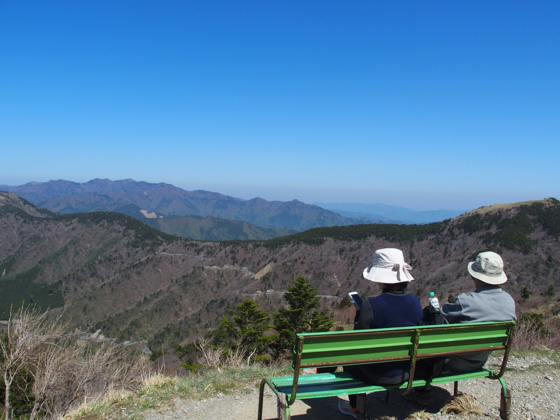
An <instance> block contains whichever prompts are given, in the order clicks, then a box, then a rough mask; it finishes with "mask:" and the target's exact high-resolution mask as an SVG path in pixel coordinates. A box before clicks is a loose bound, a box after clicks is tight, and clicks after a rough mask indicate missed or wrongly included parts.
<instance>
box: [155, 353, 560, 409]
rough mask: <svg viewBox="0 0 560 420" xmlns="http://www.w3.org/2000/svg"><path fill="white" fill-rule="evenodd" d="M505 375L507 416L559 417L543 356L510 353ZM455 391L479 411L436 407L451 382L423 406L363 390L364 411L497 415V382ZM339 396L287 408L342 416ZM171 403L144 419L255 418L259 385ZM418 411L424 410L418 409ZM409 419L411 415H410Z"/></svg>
mask: <svg viewBox="0 0 560 420" xmlns="http://www.w3.org/2000/svg"><path fill="white" fill-rule="evenodd" d="M508 365H509V366H510V367H511V370H509V371H508V372H507V373H506V375H505V380H506V383H507V386H508V388H509V389H510V390H511V392H512V419H516V420H518V419H519V420H525V419H531V420H545V419H546V420H550V419H560V370H559V369H558V367H556V365H555V363H554V362H553V361H552V360H550V359H548V358H546V357H542V358H538V357H525V358H523V357H521V358H513V359H512V360H511V361H510V363H509V364H508ZM459 390H460V391H462V392H463V393H465V394H468V395H470V396H472V397H474V398H475V399H476V401H477V402H478V404H479V405H480V409H481V412H482V414H473V415H468V416H461V417H460V416H458V415H455V414H441V413H439V411H440V410H441V408H442V407H443V405H444V404H445V402H446V400H447V399H448V398H449V397H450V396H451V395H452V393H453V384H443V385H439V386H437V387H433V396H434V400H435V403H434V405H433V406H431V407H428V408H426V409H424V408H423V407H421V406H419V405H417V404H415V403H413V402H409V401H407V400H405V399H404V398H403V397H401V396H400V395H398V394H397V393H394V392H391V393H389V399H388V401H387V404H386V403H385V399H386V396H387V393H386V392H376V393H372V394H369V395H368V399H367V410H368V414H369V416H370V418H371V419H378V418H380V417H382V416H389V417H391V416H392V418H393V419H396V420H404V419H406V418H409V417H410V416H411V415H412V414H413V413H419V412H420V413H419V414H417V416H416V418H419V419H423V420H427V419H434V420H435V419H438V420H443V419H450V420H451V419H459V418H461V419H480V418H487V419H497V418H499V413H498V408H499V404H500V400H499V393H500V384H499V382H498V381H492V380H489V379H474V380H469V381H463V382H460V383H459ZM338 401H339V398H334V397H333V398H320V399H314V400H306V401H297V402H296V403H295V404H294V405H293V406H292V409H291V414H292V419H293V420H315V419H316V420H319V419H320V420H334V419H337V420H343V419H349V418H350V417H348V416H344V415H342V414H341V413H339V412H338V409H337V404H338ZM174 402H175V406H174V407H170V408H168V409H166V410H164V411H161V412H156V411H151V412H148V413H146V419H147V420H172V419H224V420H245V419H256V418H257V407H258V390H253V391H252V392H251V393H249V394H244V395H241V394H240V395H218V397H215V398H211V399H208V400H201V401H193V400H187V399H181V398H176V399H175V401H174ZM422 410H425V411H424V412H423V413H422ZM264 418H265V419H267V420H270V419H276V418H277V417H276V399H275V398H274V396H273V395H272V394H268V395H267V396H266V398H265V403H264ZM412 418H413V417H412Z"/></svg>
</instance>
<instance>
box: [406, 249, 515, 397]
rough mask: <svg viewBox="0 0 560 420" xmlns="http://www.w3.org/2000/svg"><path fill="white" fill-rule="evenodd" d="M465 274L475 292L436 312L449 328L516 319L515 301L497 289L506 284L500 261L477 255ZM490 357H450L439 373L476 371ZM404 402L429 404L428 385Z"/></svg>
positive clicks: (481, 354) (486, 254)
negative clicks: (466, 324) (456, 325)
mask: <svg viewBox="0 0 560 420" xmlns="http://www.w3.org/2000/svg"><path fill="white" fill-rule="evenodd" d="M467 270H468V271H469V274H470V276H471V279H472V280H473V282H474V286H475V290H474V292H468V293H461V294H460V295H459V296H457V298H456V299H455V302H453V303H446V304H444V305H443V306H442V307H441V310H440V312H441V314H442V315H443V316H444V317H445V319H447V321H448V322H449V323H450V324H456V323H463V322H482V321H510V320H512V319H516V315H515V301H514V300H513V298H512V297H511V296H510V295H509V293H507V292H505V291H504V290H502V288H501V287H500V285H501V284H504V283H505V282H506V281H507V276H506V274H505V273H504V262H503V260H502V257H500V256H499V255H498V254H496V253H495V252H491V251H487V252H481V253H479V254H478V256H477V257H476V259H475V260H474V261H473V262H470V263H469V264H468V266H467ZM490 353H492V352H491V351H484V352H477V353H466V354H464V355H462V356H452V357H450V358H449V359H447V360H446V361H445V364H444V367H443V370H446V371H449V372H457V373H467V372H474V371H477V370H479V369H480V368H482V366H484V364H485V363H486V361H487V360H488V356H490ZM405 398H406V399H407V400H413V401H416V402H417V403H419V404H420V405H431V404H432V403H433V398H432V396H431V389H430V386H429V385H428V386H427V387H425V388H423V389H422V388H415V389H413V390H412V391H411V392H410V393H409V394H407V395H405Z"/></svg>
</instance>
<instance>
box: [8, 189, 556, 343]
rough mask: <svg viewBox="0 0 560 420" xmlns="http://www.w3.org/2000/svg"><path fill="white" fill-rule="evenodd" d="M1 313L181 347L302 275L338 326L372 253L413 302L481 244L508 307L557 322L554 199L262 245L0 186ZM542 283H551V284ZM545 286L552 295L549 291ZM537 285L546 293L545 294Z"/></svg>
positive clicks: (347, 315)
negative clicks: (399, 257) (503, 278)
mask: <svg viewBox="0 0 560 420" xmlns="http://www.w3.org/2000/svg"><path fill="white" fill-rule="evenodd" d="M0 230H1V232H2V235H1V237H0V275H1V277H0V287H1V288H2V291H3V293H2V295H1V297H0V316H1V317H2V318H4V319H5V318H6V316H7V314H8V312H9V309H10V306H11V305H19V304H20V303H21V302H25V303H28V304H35V305H38V306H39V307H41V308H42V309H44V310H46V309H48V310H50V311H51V312H52V313H53V314H57V313H63V317H64V319H65V320H66V321H67V322H69V323H70V325H71V326H72V328H74V329H76V330H79V331H89V332H91V333H93V332H95V331H98V330H100V332H101V333H102V334H104V335H105V336H109V337H114V338H116V339H117V340H118V341H125V340H132V341H142V340H143V341H148V342H149V343H150V347H151V348H167V347H169V346H171V345H172V344H173V343H187V342H190V341H192V340H194V339H195V338H196V337H200V336H201V335H203V334H204V333H205V332H207V331H208V330H210V329H212V328H214V327H215V326H216V324H217V322H218V320H219V319H220V318H221V317H222V316H223V315H224V314H226V315H227V314H228V313H229V312H228V309H233V308H235V305H236V304H237V303H239V302H240V301H241V300H242V299H244V298H247V297H250V298H251V299H254V300H255V301H256V302H258V303H259V306H260V307H261V308H263V309H265V310H268V311H270V310H274V309H276V308H278V307H279V306H280V305H282V304H283V300H282V295H283V292H284V291H285V290H286V287H288V286H289V285H290V282H291V280H293V279H294V278H295V277H296V276H305V277H306V278H308V279H309V280H310V281H311V283H312V285H313V286H314V287H315V288H317V289H318V293H319V294H320V295H321V305H322V306H323V307H324V308H326V309H328V310H329V311H331V312H332V313H333V314H334V317H335V320H336V322H337V323H338V325H344V324H348V323H349V322H350V319H351V317H352V316H353V315H352V312H353V310H352V309H351V308H344V307H341V305H340V303H341V301H342V298H343V297H344V296H346V294H347V293H348V292H349V291H351V290H357V291H359V292H360V294H362V295H364V296H367V295H372V294H376V293H377V290H376V288H375V286H374V285H373V284H372V283H370V282H368V281H366V280H363V279H362V276H361V273H362V270H363V269H364V268H365V267H366V266H368V265H369V264H371V258H372V255H373V251H374V250H375V249H378V248H383V247H397V248H400V249H402V250H403V251H404V254H405V258H406V259H407V260H408V261H409V262H410V264H411V265H412V266H413V270H412V274H413V275H414V277H415V279H416V280H415V281H414V282H413V283H412V284H411V286H410V289H409V290H410V292H411V293H413V294H415V295H417V296H418V297H419V298H420V299H421V300H422V303H423V304H426V303H427V295H428V293H429V292H430V291H435V292H436V294H437V295H438V297H439V298H440V301H441V302H442V303H443V302H445V301H447V299H449V298H452V297H453V296H456V295H457V294H459V293H461V292H464V291H467V290H471V288H472V286H471V282H470V280H469V278H468V275H467V270H466V265H467V263H468V262H469V261H471V260H472V259H473V258H474V256H476V254H477V253H478V252H479V251H481V250H485V249H492V250H495V251H496V252H499V253H500V254H501V255H502V256H503V258H504V260H505V262H506V272H507V274H508V276H509V281H508V282H507V283H506V285H505V287H504V288H505V290H507V291H508V292H510V293H511V294H512V295H513V296H514V297H515V298H516V300H517V301H518V302H519V310H520V311H522V312H531V311H535V310H538V311H539V313H542V314H543V316H545V317H546V319H547V320H550V322H551V323H552V324H554V323H556V325H557V324H558V322H557V320H558V312H559V309H560V305H559V304H558V302H557V297H556V292H555V290H558V288H559V287H560V284H559V283H560V281H559V278H560V275H559V274H560V243H559V241H558V239H559V236H560V203H559V202H558V201H557V200H555V199H547V200H541V201H536V202H533V203H530V204H523V205H511V206H509V207H505V208H500V207H496V208H492V207H490V208H483V209H479V210H477V211H473V212H469V213H468V214H464V215H461V216H459V217H457V218H455V219H450V220H446V221H444V222H438V223H430V224H426V225H394V224H362V225H351V226H339V227H323V228H315V229H311V230H307V231H304V232H301V233H297V234H294V235H289V236H283V237H278V238H275V239H271V240H267V241H221V242H208V241H197V240H191V239H186V238H179V237H176V236H172V235H168V234H165V233H163V232H160V231H158V230H155V229H153V228H151V227H149V226H147V225H144V224H142V223H140V222H139V221H137V220H136V219H134V218H131V217H129V216H125V215H122V214H119V213H112V212H95V213H77V214H65V215H60V214H55V213H52V212H50V211H47V210H45V209H41V208H39V207H37V206H35V205H33V204H31V203H29V202H28V201H26V200H24V199H22V198H21V197H18V196H17V195H15V194H12V193H0ZM551 287H552V289H551ZM550 290H552V294H551V293H550ZM547 291H548V293H547Z"/></svg>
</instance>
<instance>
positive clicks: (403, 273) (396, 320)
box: [338, 248, 422, 417]
mask: <svg viewBox="0 0 560 420" xmlns="http://www.w3.org/2000/svg"><path fill="white" fill-rule="evenodd" d="M411 268H412V267H410V266H409V265H408V264H407V263H406V262H405V261H404V256H403V253H402V251H400V250H398V249H395V248H386V249H378V250H377V251H375V253H374V256H373V264H372V265H371V266H370V267H367V268H366V269H365V270H364V272H363V276H364V278H365V279H366V280H369V281H372V282H375V283H377V284H379V286H380V288H381V294H380V295H378V296H376V297H370V298H368V299H366V300H364V302H363V304H362V307H361V310H360V311H359V313H357V314H356V321H355V323H354V329H356V330H363V329H372V328H393V327H407V326H416V325H420V324H421V323H422V307H421V306H420V301H419V300H418V298H416V297H415V296H412V295H409V294H408V293H407V292H406V287H407V285H408V283H409V282H410V281H412V280H414V278H413V277H412V275H411V274H410V273H409V272H408V270H410V269H411ZM409 368H410V362H392V363H377V364H375V363H374V364H369V365H356V366H345V367H344V371H345V372H350V373H351V374H352V375H353V376H354V377H355V378H356V379H359V380H361V381H364V382H366V383H369V384H376V385H395V384H399V383H402V382H404V381H406V380H407V379H408V375H409ZM349 398H350V401H349V402H347V401H339V404H338V409H339V410H340V411H341V412H342V413H343V414H346V415H349V416H352V417H356V414H355V412H356V396H355V395H349Z"/></svg>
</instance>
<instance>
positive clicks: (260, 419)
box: [257, 379, 266, 420]
mask: <svg viewBox="0 0 560 420" xmlns="http://www.w3.org/2000/svg"><path fill="white" fill-rule="evenodd" d="M265 385H266V379H263V380H262V381H261V386H260V387H259V411H258V413H257V420H262V412H263V398H264V386H265Z"/></svg>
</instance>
